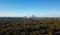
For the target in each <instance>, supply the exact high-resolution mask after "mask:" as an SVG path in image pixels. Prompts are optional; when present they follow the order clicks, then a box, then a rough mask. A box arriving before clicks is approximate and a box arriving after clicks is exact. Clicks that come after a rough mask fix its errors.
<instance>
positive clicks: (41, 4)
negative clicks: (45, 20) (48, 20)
mask: <svg viewBox="0 0 60 35" xmlns="http://www.w3.org/2000/svg"><path fill="white" fill-rule="evenodd" d="M32 15H34V16H37V17H60V0H0V17H24V16H32Z"/></svg>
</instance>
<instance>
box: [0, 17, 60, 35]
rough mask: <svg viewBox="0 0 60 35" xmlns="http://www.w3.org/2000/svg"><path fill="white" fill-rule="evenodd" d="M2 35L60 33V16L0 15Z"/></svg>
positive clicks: (58, 34) (51, 34) (0, 32)
mask: <svg viewBox="0 0 60 35" xmlns="http://www.w3.org/2000/svg"><path fill="white" fill-rule="evenodd" d="M0 35H60V18H22V17H19V18H18V17H0Z"/></svg>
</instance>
